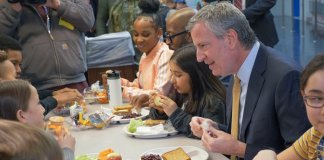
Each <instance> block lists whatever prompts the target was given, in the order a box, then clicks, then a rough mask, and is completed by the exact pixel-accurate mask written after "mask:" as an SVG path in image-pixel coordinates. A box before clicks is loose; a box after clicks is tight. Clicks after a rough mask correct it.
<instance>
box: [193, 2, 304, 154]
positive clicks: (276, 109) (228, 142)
mask: <svg viewBox="0 0 324 160" xmlns="http://www.w3.org/2000/svg"><path fill="white" fill-rule="evenodd" d="M187 29H188V30H189V31H190V33H191V37H192V40H193V43H194V44H195V46H196V47H197V60H198V61H200V62H202V61H204V62H205V63H206V64H208V65H209V68H210V69H211V70H212V71H213V74H214V75H217V76H219V75H221V76H227V75H231V74H233V75H235V77H236V78H235V79H236V81H235V82H237V83H235V86H233V84H234V82H231V83H230V84H231V85H230V86H229V89H228V94H227V97H226V99H227V100H226V105H227V108H226V119H227V121H226V124H225V125H221V124H219V125H215V122H211V121H210V120H208V119H204V118H200V117H194V118H192V121H191V123H190V125H191V129H192V131H193V133H194V134H195V135H196V136H198V137H202V142H203V144H204V146H205V147H206V148H207V149H208V150H211V151H213V152H218V153H222V154H226V155H231V159H236V158H237V157H241V158H244V159H252V158H253V157H254V156H255V154H256V153H257V152H258V151H259V150H261V149H264V148H272V149H274V150H276V151H277V152H280V151H282V150H284V149H285V148H287V147H288V146H290V145H291V144H292V143H293V142H294V141H295V140H296V139H297V138H298V137H299V136H301V135H302V134H303V133H304V132H305V131H306V130H307V129H308V128H309V127H310V124H309V121H308V120H307V116H306V111H305V107H304V104H303V99H302V97H301V94H300V93H299V90H300V89H299V74H300V70H301V67H299V66H298V65H296V64H295V63H294V62H292V61H289V60H287V59H285V58H283V57H282V56H281V55H280V54H279V53H277V52H276V51H275V50H273V49H272V48H270V47H267V46H265V45H263V44H262V43H260V42H259V41H258V40H257V38H256V36H255V34H254V32H253V30H252V29H251V27H250V26H249V23H248V21H247V20H246V18H245V16H244V15H243V14H242V12H241V11H240V10H239V9H237V8H236V7H235V6H234V5H232V4H230V3H218V4H216V5H208V6H205V7H204V8H203V9H201V10H200V11H199V12H198V13H197V14H196V15H195V16H194V17H192V18H191V20H190V21H189V23H188V26H187ZM233 88H235V89H234V90H237V92H235V93H234V92H233V93H232V89H233ZM232 94H233V95H232ZM235 104H236V105H235ZM205 122H206V123H205ZM211 125H212V126H214V127H215V128H214V127H210V126H211ZM216 128H217V129H216Z"/></svg>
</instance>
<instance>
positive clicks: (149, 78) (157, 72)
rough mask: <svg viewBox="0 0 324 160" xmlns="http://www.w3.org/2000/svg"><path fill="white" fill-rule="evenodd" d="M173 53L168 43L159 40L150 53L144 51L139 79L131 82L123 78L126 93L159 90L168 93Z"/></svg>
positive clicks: (135, 93)
mask: <svg viewBox="0 0 324 160" xmlns="http://www.w3.org/2000/svg"><path fill="white" fill-rule="evenodd" d="M172 54H173V50H170V49H169V47H168V45H166V44H165V43H163V42H158V43H157V45H156V46H155V47H154V48H153V49H152V51H151V52H150V53H149V54H146V53H143V55H142V57H141V60H140V63H139V69H138V72H137V79H135V80H134V81H133V82H129V81H128V80H126V79H123V80H122V85H123V86H124V91H125V92H127V93H124V94H126V95H129V94H130V95H132V96H133V95H139V94H145V93H150V92H158V93H160V94H163V95H167V94H168V93H169V92H170V90H171V88H172V85H171V81H170V80H171V72H170V68H169V60H170V58H171V56H172Z"/></svg>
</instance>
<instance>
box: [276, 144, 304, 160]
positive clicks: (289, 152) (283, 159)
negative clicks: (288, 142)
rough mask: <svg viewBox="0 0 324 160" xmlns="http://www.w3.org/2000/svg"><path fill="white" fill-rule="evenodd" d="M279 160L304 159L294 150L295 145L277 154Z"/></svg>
mask: <svg viewBox="0 0 324 160" xmlns="http://www.w3.org/2000/svg"><path fill="white" fill-rule="evenodd" d="M277 159H278V160H288V159H293V160H302V158H301V157H299V156H298V155H297V153H296V151H295V150H294V147H293V146H291V147H289V148H288V149H286V150H284V151H282V152H281V153H280V154H278V155H277Z"/></svg>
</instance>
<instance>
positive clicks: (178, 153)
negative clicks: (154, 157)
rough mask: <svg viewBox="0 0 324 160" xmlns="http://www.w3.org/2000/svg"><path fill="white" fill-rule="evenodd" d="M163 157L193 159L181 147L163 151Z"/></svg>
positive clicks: (167, 159) (181, 159)
mask: <svg viewBox="0 0 324 160" xmlns="http://www.w3.org/2000/svg"><path fill="white" fill-rule="evenodd" d="M162 158H163V160H191V159H190V157H189V156H188V155H187V153H186V152H185V151H184V150H183V149H182V148H181V147H179V148H177V149H175V150H171V151H169V152H166V153H163V154H162Z"/></svg>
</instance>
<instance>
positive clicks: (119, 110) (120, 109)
mask: <svg viewBox="0 0 324 160" xmlns="http://www.w3.org/2000/svg"><path fill="white" fill-rule="evenodd" d="M132 108H133V106H132V105H130V104H127V105H122V106H116V107H114V109H113V110H112V113H113V114H114V115H118V116H125V115H129V114H131V113H132Z"/></svg>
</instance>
